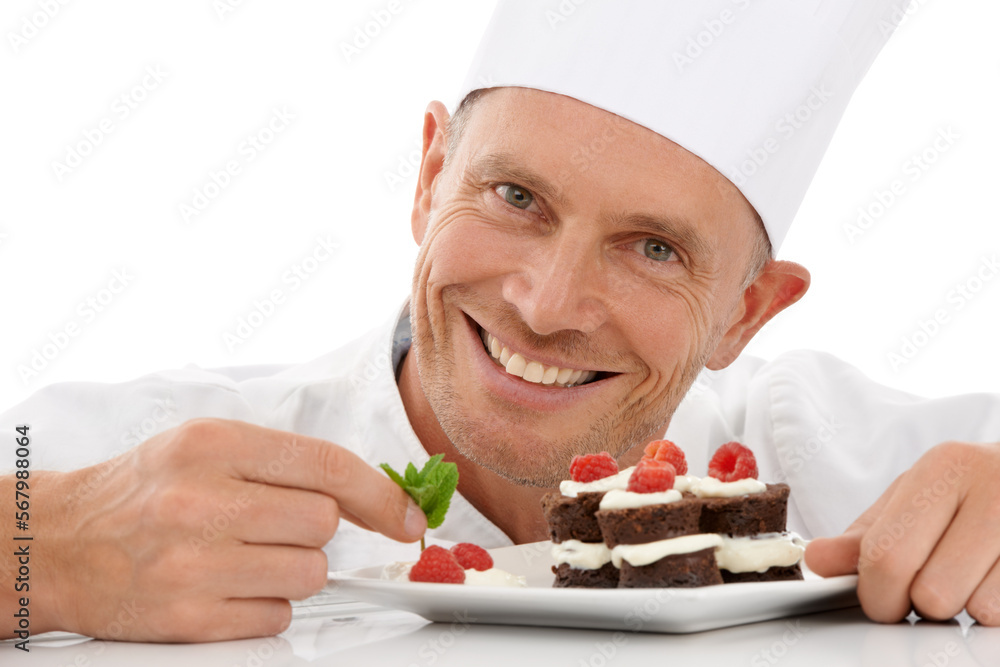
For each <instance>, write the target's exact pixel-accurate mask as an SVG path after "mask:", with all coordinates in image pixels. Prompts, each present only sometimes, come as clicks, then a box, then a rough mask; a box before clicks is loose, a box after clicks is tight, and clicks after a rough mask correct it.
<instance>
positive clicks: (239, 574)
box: [192, 544, 329, 600]
mask: <svg viewBox="0 0 1000 667" xmlns="http://www.w3.org/2000/svg"><path fill="white" fill-rule="evenodd" d="M201 564H202V565H201V566H202V568H203V571H202V575H201V577H202V580H201V583H200V584H197V583H196V584H195V585H194V586H193V590H192V595H195V596H199V595H201V596H206V597H212V598H216V599H227V598H284V599H286V600H304V599H305V598H307V597H310V596H312V595H315V594H316V593H318V592H319V591H320V590H322V589H323V587H324V586H325V585H326V581H327V572H328V571H329V566H328V563H327V558H326V553H325V552H324V551H323V550H322V549H307V548H305V547H289V546H273V545H262V544H236V545H230V546H229V547H224V548H221V549H219V550H217V551H215V552H213V553H209V554H206V555H204V556H203V557H202V558H201Z"/></svg>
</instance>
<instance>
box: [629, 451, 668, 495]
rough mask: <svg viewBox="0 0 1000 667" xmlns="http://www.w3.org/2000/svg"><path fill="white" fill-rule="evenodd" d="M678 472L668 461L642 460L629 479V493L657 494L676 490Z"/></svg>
mask: <svg viewBox="0 0 1000 667" xmlns="http://www.w3.org/2000/svg"><path fill="white" fill-rule="evenodd" d="M676 476H677V471H676V470H674V467H673V466H672V465H671V464H669V463H667V462H666V461H656V460H654V459H646V458H644V459H642V460H640V461H639V465H637V466H636V467H635V470H633V471H632V474H631V475H629V478H628V488H627V490H628V491H631V492H632V493H656V492H658V491H667V490H668V489H672V488H674V477H676Z"/></svg>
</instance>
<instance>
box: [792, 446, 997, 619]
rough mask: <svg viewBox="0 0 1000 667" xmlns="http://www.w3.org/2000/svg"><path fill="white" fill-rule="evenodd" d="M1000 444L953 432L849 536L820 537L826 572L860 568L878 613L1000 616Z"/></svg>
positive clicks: (815, 557)
mask: <svg viewBox="0 0 1000 667" xmlns="http://www.w3.org/2000/svg"><path fill="white" fill-rule="evenodd" d="M998 480H1000V445H996V444H994V445H981V444H968V443H958V442H949V443H945V444H942V445H938V446H937V447H935V448H934V449H932V450H930V451H929V452H927V453H926V454H925V455H924V456H923V457H921V458H920V460H918V461H917V463H916V464H914V466H913V467H912V468H910V469H909V470H907V471H906V472H905V473H903V474H902V475H900V476H899V477H898V478H897V479H896V481H895V482H893V483H892V485H891V486H890V487H889V489H888V490H887V491H886V492H885V493H884V494H882V496H881V497H880V498H879V499H878V501H876V503H875V504H874V505H872V507H871V508H869V509H868V510H867V511H866V512H865V513H864V514H862V515H861V516H860V517H859V518H858V520H857V521H855V522H854V523H853V524H852V525H851V526H850V527H849V528H848V529H847V530H846V531H845V532H844V534H843V535H841V536H840V537H835V538H826V539H817V540H814V541H813V542H812V543H811V544H810V545H809V547H808V548H807V549H806V562H807V564H808V565H809V567H810V568H811V569H812V570H813V571H814V572H816V573H817V574H820V575H822V576H826V577H829V576H834V575H839V574H850V573H853V572H857V573H858V597H859V598H860V600H861V605H862V607H863V608H864V610H865V613H866V614H867V615H868V616H869V617H870V618H871V619H872V620H875V621H880V622H883V623H893V622H896V621H899V620H900V619H902V618H904V617H905V616H907V615H908V614H909V613H910V610H911V608H912V609H913V610H915V611H916V612H917V614H919V615H920V616H922V617H924V618H927V619H933V620H946V619H949V618H952V617H953V616H955V615H956V614H958V613H959V612H960V611H962V609H963V608H964V609H966V610H967V611H968V612H969V614H970V615H971V616H972V617H973V618H975V619H976V620H977V621H978V622H979V623H981V624H983V625H991V626H1000V560H998V559H1000V483H998Z"/></svg>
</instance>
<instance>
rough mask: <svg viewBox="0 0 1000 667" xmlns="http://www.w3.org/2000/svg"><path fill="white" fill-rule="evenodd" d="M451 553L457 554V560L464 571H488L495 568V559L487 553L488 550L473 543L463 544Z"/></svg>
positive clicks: (454, 548)
mask: <svg viewBox="0 0 1000 667" xmlns="http://www.w3.org/2000/svg"><path fill="white" fill-rule="evenodd" d="M451 553H453V554H455V559H456V560H458V564H459V565H461V566H462V569H464V570H479V571H480V572H482V571H483V570H488V569H490V568H491V567H493V557H492V556H490V555H489V554H488V553H486V549H484V548H482V547H481V546H479V545H478V544H472V543H471V542H461V543H459V544H456V545H455V546H453V547H452V548H451Z"/></svg>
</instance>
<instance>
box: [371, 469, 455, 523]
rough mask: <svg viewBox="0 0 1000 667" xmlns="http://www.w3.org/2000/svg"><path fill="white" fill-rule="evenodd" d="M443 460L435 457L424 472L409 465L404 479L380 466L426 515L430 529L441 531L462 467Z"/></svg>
mask: <svg viewBox="0 0 1000 667" xmlns="http://www.w3.org/2000/svg"><path fill="white" fill-rule="evenodd" d="M442 459H444V454H435V455H434V456H432V457H431V458H430V460H429V461H428V462H427V463H425V464H424V467H423V469H422V470H420V472H417V467H416V466H415V465H413V464H412V463H408V464H407V465H406V470H405V471H404V474H403V475H400V474H399V473H398V472H396V471H395V470H393V469H392V467H391V466H390V465H389V464H388V463H381V464H379V467H380V468H382V470H384V471H385V474H387V475H388V476H389V478H390V479H392V481H394V482H395V483H396V484H399V485H400V486H401V487H402V488H403V490H404V491H406V492H407V493H408V494H410V497H411V498H413V500H414V502H416V503H417V505H419V506H420V509H422V510H423V511H424V514H426V515H427V527H428V528H437V527H438V526H440V525H441V524H442V523H444V515H445V514H446V513H447V512H448V506H449V505H450V504H451V496H452V495H453V494H454V493H455V487H457V486H458V466H457V465H455V464H454V463H450V462H446V461H443V460H442ZM421 542H422V540H421Z"/></svg>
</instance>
